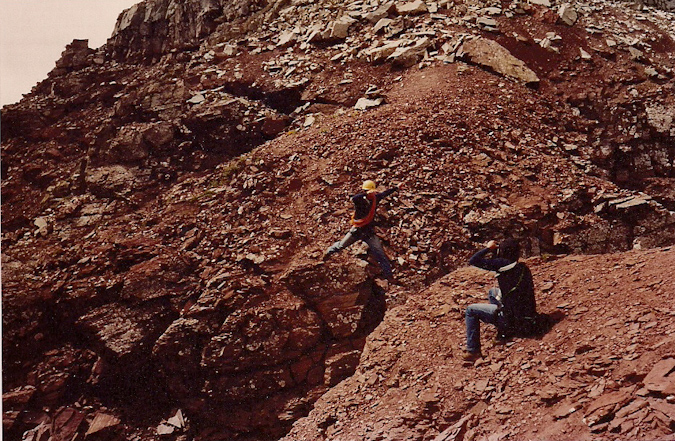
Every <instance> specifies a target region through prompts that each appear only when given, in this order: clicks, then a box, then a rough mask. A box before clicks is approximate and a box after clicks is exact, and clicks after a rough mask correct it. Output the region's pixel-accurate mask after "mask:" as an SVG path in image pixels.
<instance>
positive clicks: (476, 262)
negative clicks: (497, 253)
mask: <svg viewBox="0 0 675 441" xmlns="http://www.w3.org/2000/svg"><path fill="white" fill-rule="evenodd" d="M497 246H498V245H497V243H496V242H495V241H494V240H491V241H490V242H488V243H487V245H486V247H485V248H484V249H482V250H480V251H478V252H477V253H476V254H474V255H473V256H471V259H469V265H471V266H475V267H478V268H482V269H484V270H487V271H497V270H499V268H501V267H503V266H505V265H508V264H509V263H511V262H509V261H508V260H506V259H502V258H500V257H493V258H486V257H485V256H486V255H487V254H488V253H489V252H490V251H492V250H494V249H496V248H497Z"/></svg>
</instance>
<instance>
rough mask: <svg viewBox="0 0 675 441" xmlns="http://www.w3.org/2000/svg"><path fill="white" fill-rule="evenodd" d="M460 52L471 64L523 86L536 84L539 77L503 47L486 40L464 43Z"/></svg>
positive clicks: (475, 39) (474, 39)
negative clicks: (485, 68)
mask: <svg viewBox="0 0 675 441" xmlns="http://www.w3.org/2000/svg"><path fill="white" fill-rule="evenodd" d="M460 52H461V53H462V54H463V56H464V58H465V59H467V60H468V61H470V62H471V63H474V64H477V65H479V66H483V67H487V68H489V69H490V70H493V71H494V72H497V73H499V74H501V75H504V76H507V77H510V78H513V79H515V80H518V81H520V82H522V83H524V84H538V83H539V77H538V76H537V74H535V73H534V71H532V70H531V69H530V68H529V67H527V66H526V65H525V63H524V62H523V61H522V60H519V59H518V58H516V57H514V56H513V55H511V52H509V51H508V50H507V49H506V48H505V47H503V46H502V45H500V44H499V43H497V42H496V41H492V40H488V39H486V38H473V39H471V40H468V41H465V42H464V44H463V45H462V48H461V50H460Z"/></svg>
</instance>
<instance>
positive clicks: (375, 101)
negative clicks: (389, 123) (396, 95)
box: [354, 98, 384, 110]
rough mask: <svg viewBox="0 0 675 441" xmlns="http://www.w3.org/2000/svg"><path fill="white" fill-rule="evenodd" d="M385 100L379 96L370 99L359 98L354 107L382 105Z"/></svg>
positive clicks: (367, 107)
mask: <svg viewBox="0 0 675 441" xmlns="http://www.w3.org/2000/svg"><path fill="white" fill-rule="evenodd" d="M383 102H384V100H383V99H382V98H377V99H370V98H359V100H358V101H357V102H356V105H355V106H354V108H355V109H356V110H366V109H369V108H371V107H377V106H380V105H381V104H382V103H383Z"/></svg>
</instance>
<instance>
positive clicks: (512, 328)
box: [469, 248, 537, 333]
mask: <svg viewBox="0 0 675 441" xmlns="http://www.w3.org/2000/svg"><path fill="white" fill-rule="evenodd" d="M490 251H491V250H490V248H485V249H483V250H480V251H479V252H477V253H476V254H474V255H473V257H471V259H470V260H469V265H472V266H476V267H478V268H482V269H484V270H488V271H495V272H497V283H499V289H500V290H501V291H502V307H501V312H502V314H503V315H504V318H505V320H506V328H507V329H506V331H507V332H509V333H518V332H527V331H528V329H529V328H528V327H529V326H530V325H531V323H532V320H534V318H535V317H536V315H537V304H536V301H535V298H534V282H533V281H532V273H531V272H530V269H529V268H528V267H527V265H525V264H524V263H522V262H518V263H517V264H516V266H515V267H513V268H512V269H510V270H507V271H504V272H501V273H500V272H499V269H500V268H503V267H505V266H507V265H510V264H512V263H513V261H511V260H508V259H504V258H502V257H492V258H486V257H485V256H486V255H487V254H488V253H489V252H490Z"/></svg>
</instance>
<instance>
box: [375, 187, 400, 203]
mask: <svg viewBox="0 0 675 441" xmlns="http://www.w3.org/2000/svg"><path fill="white" fill-rule="evenodd" d="M396 191H398V187H392V188H389V189H387V190H384V191H382V192H380V193H378V194H377V196H376V197H377V201H378V202H379V201H381V200H382V199H384V198H386V197H387V196H389V195H390V194H392V193H394V192H396Z"/></svg>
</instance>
